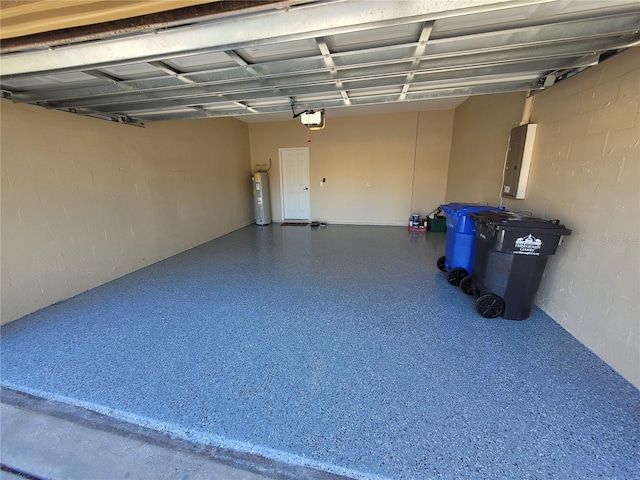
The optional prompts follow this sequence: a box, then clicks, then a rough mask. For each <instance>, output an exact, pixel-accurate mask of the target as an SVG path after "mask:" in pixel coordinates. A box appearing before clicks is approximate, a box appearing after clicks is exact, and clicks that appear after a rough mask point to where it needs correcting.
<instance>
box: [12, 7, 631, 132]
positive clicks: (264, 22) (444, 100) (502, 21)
mask: <svg viewBox="0 0 640 480" xmlns="http://www.w3.org/2000/svg"><path fill="white" fill-rule="evenodd" d="M223 3H225V2H218V3H217V5H221V4H223ZM227 3H231V2H227ZM239 3H241V4H249V5H251V8H248V9H244V8H243V9H238V3H236V4H235V5H236V8H232V9H228V10H224V11H220V13H217V14H210V15H200V14H199V15H198V16H194V17H191V18H185V15H184V12H183V13H182V15H176V18H179V20H176V21H175V22H166V21H165V22H163V23H160V24H158V23H157V22H156V23H155V24H152V22H150V23H148V24H145V25H143V26H140V24H138V25H137V27H136V28H135V29H126V28H123V29H119V30H117V31H116V30H112V31H110V32H108V34H107V33H104V32H103V33H101V34H96V33H95V31H94V32H93V34H92V35H90V36H85V37H81V36H80V37H79V36H78V35H77V32H74V30H73V29H68V33H69V38H67V39H66V40H65V38H64V35H62V36H61V31H57V32H56V35H52V36H50V37H47V36H46V35H45V36H44V37H43V36H42V35H40V36H37V37H33V41H29V40H30V38H31V37H24V38H23V39H22V40H23V41H22V42H18V43H12V42H5V41H3V45H2V54H1V55H0V72H1V77H0V84H1V88H2V95H3V96H4V97H5V98H9V99H11V100H12V101H14V102H24V103H30V104H35V105H40V106H42V107H46V108H53V109H58V110H63V111H68V112H72V113H76V114H80V115H87V116H91V117H97V118H103V119H106V120H112V121H116V122H120V123H126V124H132V125H141V124H144V123H147V122H153V121H161V120H174V119H195V118H209V117H236V118H239V119H241V120H244V121H247V122H255V121H272V120H283V119H290V118H292V117H293V111H295V112H296V113H299V112H300V111H303V110H315V111H317V110H320V109H326V115H327V117H329V118H330V117H331V116H338V115H354V114H360V113H372V112H381V111H399V110H424V109H433V108H453V107H455V106H457V105H458V104H459V103H460V102H462V101H464V99H465V98H467V97H468V96H471V95H481V94H489V93H501V92H514V91H523V92H524V91H537V90H541V89H543V88H549V87H551V86H552V85H553V84H554V83H556V82H558V81H560V80H562V79H564V78H567V77H569V76H571V75H573V74H575V73H576V72H579V71H581V70H583V69H584V68H588V67H589V66H593V65H596V64H597V63H598V62H600V61H602V60H603V59H604V58H606V57H607V56H608V55H610V54H614V53H616V52H618V51H620V50H622V49H625V48H629V47H633V46H637V45H639V44H640V33H639V31H638V30H639V28H640V6H639V4H638V2H637V1H626V0H619V1H614V0H509V1H503V0H440V1H436V0H433V1H407V0H400V1H394V0H386V1H382V0H362V1H348V0H327V1H304V0H300V1H295V2H292V1H277V2H269V1H266V2H255V3H251V2H239ZM175 12H176V13H179V11H178V10H176V11H175ZM169 13H171V12H169ZM165 16H166V15H165ZM62 33H64V31H62ZM74 33H75V34H76V35H75V36H73V35H72V34H74ZM24 40H26V41H24ZM16 45H18V46H16Z"/></svg>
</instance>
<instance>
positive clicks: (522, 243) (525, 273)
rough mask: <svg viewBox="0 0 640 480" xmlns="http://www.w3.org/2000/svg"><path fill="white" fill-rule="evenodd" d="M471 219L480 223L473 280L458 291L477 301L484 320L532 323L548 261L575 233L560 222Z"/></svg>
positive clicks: (491, 216)
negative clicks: (472, 296)
mask: <svg viewBox="0 0 640 480" xmlns="http://www.w3.org/2000/svg"><path fill="white" fill-rule="evenodd" d="M470 215H471V218H473V221H474V222H475V223H476V250H475V261H474V265H473V277H469V278H468V279H465V282H463V283H461V285H460V287H461V288H462V290H463V291H464V292H465V293H467V294H475V295H477V296H478V299H477V300H476V311H477V312H478V313H479V314H480V315H482V316H483V317H485V318H496V317H499V316H502V317H503V318H506V319H509V320H524V319H526V318H528V317H529V315H530V313H531V308H532V307H533V302H534V300H535V296H536V293H537V291H538V287H539V286H540V281H541V280H542V274H543V273H544V268H545V266H546V264H547V259H548V258H549V256H551V255H553V254H555V253H556V249H557V248H558V245H559V244H560V240H561V238H562V236H563V235H570V234H571V230H569V229H568V228H566V227H565V226H564V225H560V222H559V221H558V220H544V219H542V218H537V217H528V216H522V215H518V214H516V213H511V212H504V211H482V212H477V213H471V214H470Z"/></svg>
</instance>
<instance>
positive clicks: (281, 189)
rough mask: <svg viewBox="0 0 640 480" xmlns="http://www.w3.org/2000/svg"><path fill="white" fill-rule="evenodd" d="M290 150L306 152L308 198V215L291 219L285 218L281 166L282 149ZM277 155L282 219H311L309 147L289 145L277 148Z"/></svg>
mask: <svg viewBox="0 0 640 480" xmlns="http://www.w3.org/2000/svg"><path fill="white" fill-rule="evenodd" d="M288 150H289V151H290V150H304V151H306V153H307V185H308V190H307V192H308V194H307V200H308V209H307V211H308V212H309V213H308V217H309V218H295V219H294V218H292V219H287V218H285V212H284V171H283V168H282V152H284V151H288ZM278 157H279V160H280V162H279V167H280V211H281V212H282V220H283V221H286V220H307V221H311V181H310V172H309V170H311V166H310V165H309V164H310V163H311V161H310V157H309V147H291V148H279V149H278Z"/></svg>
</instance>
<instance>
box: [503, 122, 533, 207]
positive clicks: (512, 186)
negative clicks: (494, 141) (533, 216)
mask: <svg viewBox="0 0 640 480" xmlns="http://www.w3.org/2000/svg"><path fill="white" fill-rule="evenodd" d="M536 127H537V125H536V124H533V123H528V124H525V125H520V126H519V127H515V128H513V129H512V130H511V137H510V138H509V150H508V151H507V159H506V161H505V165H504V182H503V185H502V196H503V197H511V198H518V199H523V198H524V196H525V193H526V191H527V182H528V181H529V170H530V168H531V157H532V156H533V144H534V141H535V137H536Z"/></svg>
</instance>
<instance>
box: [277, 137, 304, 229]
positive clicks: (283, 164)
mask: <svg viewBox="0 0 640 480" xmlns="http://www.w3.org/2000/svg"><path fill="white" fill-rule="evenodd" d="M280 185H281V192H280V193H281V197H282V217H283V220H309V219H310V218H311V215H310V211H309V149H308V148H281V149H280Z"/></svg>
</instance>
